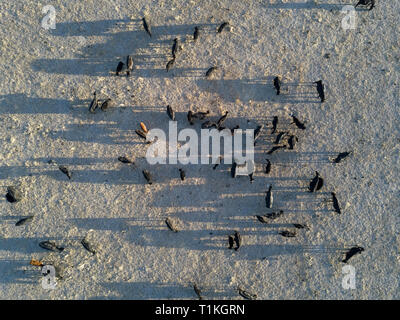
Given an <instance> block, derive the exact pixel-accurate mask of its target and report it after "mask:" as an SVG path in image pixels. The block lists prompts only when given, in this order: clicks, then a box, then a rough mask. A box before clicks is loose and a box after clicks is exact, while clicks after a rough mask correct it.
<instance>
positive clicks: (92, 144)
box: [0, 0, 400, 299]
mask: <svg viewBox="0 0 400 320" xmlns="http://www.w3.org/2000/svg"><path fill="white" fill-rule="evenodd" d="M354 2H356V1H355V0H354V1H350V0H319V1H307V0H282V1H279V0H276V1H273V0H260V1H256V0H254V1H250V0H241V1H236V0H234V1H232V0H222V1H218V4H216V2H215V1H212V0H204V1H203V0H201V1H187V0H179V1H177V0H174V1H161V0H153V1H146V0H135V1H133V0H96V1H94V0H85V1H78V0H73V1H71V0H68V1H67V0H51V1H50V0H49V1H32V0H24V1H21V0H18V1H1V3H0V21H1V26H2V28H1V29H0V33H1V35H0V41H1V46H0V48H1V49H0V50H1V54H0V58H1V64H0V79H1V81H0V95H1V96H0V120H1V127H0V139H1V140H0V146H1V152H0V179H1V180H0V181H1V182H0V185H1V193H2V194H4V195H5V194H6V189H7V186H10V185H15V186H19V187H20V189H21V190H22V192H23V195H24V197H23V200H22V201H21V202H18V203H16V204H11V203H9V202H7V201H6V199H5V197H3V198H2V199H1V200H0V223H1V227H0V298H1V299H158V298H165V299H195V298H196V295H195V293H194V291H193V288H192V287H191V284H193V283H194V282H196V283H197V284H198V286H199V287H200V289H201V290H202V291H203V295H204V297H205V298H209V299H241V297H240V296H239V295H238V293H237V290H236V288H237V287H238V286H241V287H242V288H244V289H246V290H248V291H250V292H254V293H256V294H257V295H258V298H259V299H284V298H285V299H385V298H389V299H398V298H399V297H400V294H399V271H400V268H399V261H400V255H399V245H400V238H399V226H400V223H399V207H400V203H399V191H400V188H399V178H400V177H399V165H400V163H399V149H400V134H399V119H400V117H399V91H400V90H399V84H400V82H399V81H400V80H399V66H400V64H399V58H400V52H399V13H400V1H379V0H378V1H377V2H378V4H377V7H376V9H374V10H373V11H371V12H367V11H364V10H360V11H358V12H357V27H356V29H355V30H347V31H345V30H343V29H342V28H341V20H342V18H343V17H344V14H343V13H342V12H341V11H340V9H341V7H342V5H344V4H349V3H350V4H351V3H352V4H354ZM38 3H39V4H38ZM47 4H51V5H53V6H54V7H55V8H56V12H57V25H56V29H55V30H45V29H43V28H42V27H41V20H42V18H43V16H44V14H43V13H42V11H41V10H42V6H44V5H47ZM144 15H147V17H148V18H149V20H150V23H151V26H152V32H153V37H151V38H150V37H149V36H148V35H147V34H146V33H145V31H144V30H143V27H142V24H141V20H140V19H141V18H142V17H143V16H144ZM223 21H229V22H230V25H231V28H230V30H225V31H224V32H222V33H220V34H217V33H216V29H217V27H218V25H219V24H220V23H222V22H223ZM195 26H200V27H201V35H200V38H199V40H198V41H197V43H194V42H193V41H192V34H193V30H194V27H195ZM175 37H177V38H179V39H180V41H181V42H182V43H183V50H182V52H180V53H179V54H178V56H177V59H176V63H175V66H174V68H173V69H171V70H170V72H168V73H167V72H166V70H165V65H166V63H167V61H168V60H170V58H171V47H172V41H173V39H174V38H175ZM128 54H130V55H132V56H133V57H134V59H135V70H134V72H133V75H132V76H131V77H130V78H127V77H119V78H118V77H116V76H115V75H114V74H113V72H114V70H115V68H116V65H117V63H118V61H119V60H123V61H124V60H125V59H126V56H127V55H128ZM327 55H329V57H328V56H327ZM213 65H218V66H219V67H220V69H219V70H218V72H217V73H216V74H215V75H214V76H213V77H212V78H211V79H209V80H207V79H206V78H205V76H204V74H205V71H206V70H207V69H208V68H209V67H211V66H213ZM277 75H279V76H280V77H281V78H282V81H283V83H284V86H283V94H282V95H281V96H279V97H277V96H276V95H275V93H274V90H273V87H272V79H273V77H275V76H277ZM319 79H322V80H323V81H324V83H325V86H326V95H327V101H326V102H325V103H324V104H321V103H319V102H318V96H317V94H316V91H315V88H312V87H310V85H309V84H310V82H313V81H316V80H319ZM94 90H97V91H98V93H99V96H100V98H102V99H103V98H105V97H107V96H109V97H111V98H112V99H113V100H114V101H115V105H114V107H113V108H111V109H110V110H108V111H107V112H101V111H98V112H97V113H96V114H90V113H89V112H88V105H89V102H90V100H91V98H92V93H93V91H94ZM167 104H170V105H171V106H173V108H174V109H175V110H176V111H177V120H178V127H179V129H182V128H186V127H188V123H187V120H186V113H187V111H188V110H189V109H192V110H206V109H209V110H210V111H211V112H212V116H213V118H217V117H218V116H220V115H221V114H223V112H224V111H229V118H228V120H227V122H226V124H227V125H228V126H231V127H232V126H234V125H236V124H239V125H240V126H241V127H242V128H255V127H256V126H257V125H258V124H264V126H265V127H266V128H267V130H266V131H264V134H263V135H262V137H261V141H260V143H259V144H257V149H256V161H257V163H258V171H257V173H256V174H255V181H254V183H252V184H250V182H249V179H248V178H247V177H240V178H237V179H232V178H231V177H230V173H229V170H230V168H229V166H227V165H222V166H220V167H219V168H218V169H217V170H215V171H214V170H212V166H211V165H191V166H187V167H186V168H185V170H186V174H187V179H186V180H185V181H183V182H182V181H180V179H179V172H178V167H180V166H178V165H166V166H162V165H158V166H150V165H149V164H147V162H146V160H145V158H144V156H145V154H146V149H147V145H146V144H144V143H143V141H142V140H141V139H140V138H139V137H138V136H137V135H136V134H135V132H134V130H135V129H137V128H138V126H139V122H140V121H144V122H145V123H146V124H147V126H148V127H149V128H161V129H165V130H166V129H167V128H168V117H167V115H166V113H165V106H166V105H167ZM291 112H294V113H295V114H297V115H298V117H299V118H300V119H301V120H302V121H304V122H305V124H306V126H307V129H306V130H305V131H301V130H295V128H294V126H293V125H291V124H290V122H291V118H290V117H289V114H290V113H291ZM275 115H276V116H279V119H280V122H279V126H278V130H280V131H282V130H290V131H291V132H295V133H296V134H297V135H298V137H299V143H298V145H297V146H296V148H295V150H287V151H280V152H277V153H276V154H273V155H272V156H271V157H270V159H271V162H272V163H273V167H272V171H271V173H270V174H269V175H266V174H264V173H263V172H262V170H263V168H262V164H263V163H265V158H266V154H265V153H266V150H268V149H269V148H270V147H271V145H272V141H273V139H274V136H272V135H271V134H270V128H271V120H272V118H273V116H275ZM195 128H196V129H198V130H200V124H199V123H196V125H195ZM350 150H351V151H353V153H352V154H351V155H350V156H349V157H348V158H347V159H346V160H345V161H343V163H340V164H337V165H333V164H332V163H331V159H332V157H333V156H335V155H336V154H337V153H338V152H342V151H350ZM122 155H125V156H129V157H132V158H133V159H134V160H135V162H136V165H137V166H136V168H135V167H133V166H129V165H125V164H123V163H120V162H119V161H117V158H118V156H122ZM49 160H53V161H54V162H53V163H48V161H49ZM57 165H64V166H67V167H68V168H69V169H70V170H71V171H72V172H73V176H72V179H71V180H68V178H67V177H66V176H65V175H63V174H62V173H61V172H60V171H59V170H58V167H57ZM144 168H146V169H148V170H150V171H151V172H152V173H153V175H154V179H155V183H154V184H153V185H151V186H150V185H146V184H145V180H144V178H143V176H142V174H141V170H142V169H144ZM315 170H317V171H319V172H320V174H321V175H322V176H323V177H324V179H325V185H324V187H323V189H322V190H321V191H319V192H318V194H311V193H309V192H307V187H308V182H309V180H310V179H311V178H312V177H313V175H314V172H315ZM269 184H272V185H273V188H274V190H275V204H274V205H275V207H276V208H279V209H282V210H284V212H285V215H284V216H283V217H282V218H280V219H279V220H276V221H274V222H273V223H270V224H268V225H266V224H261V223H259V222H258V221H257V220H256V218H255V217H254V216H255V215H257V214H265V213H266V208H265V190H266V189H267V186H268V185H269ZM331 191H335V192H336V194H337V196H338V199H339V202H340V205H341V206H342V209H343V213H342V214H341V215H338V214H335V213H334V212H332V210H331V205H330V204H328V205H327V204H326V203H324V201H325V199H327V198H328V197H329V194H330V192H331ZM29 215H34V219H33V221H31V222H30V223H29V224H26V225H24V226H20V227H16V226H15V222H16V221H18V220H19V219H20V218H22V217H26V216H29ZM166 217H171V218H173V219H175V221H176V222H177V224H178V227H179V229H180V230H181V231H180V232H178V233H173V232H171V231H170V230H168V229H167V227H166V225H165V224H164V219H165V218H166ZM291 223H305V224H307V225H308V226H309V228H310V229H309V230H308V231H306V230H298V235H297V237H295V238H284V237H282V236H281V235H279V234H278V231H280V230H285V229H290V230H291V229H292V228H291V225H290V224H291ZM233 230H239V231H240V232H241V234H242V237H243V246H242V248H240V250H239V251H237V252H235V251H233V250H229V249H228V243H227V236H228V234H230V233H232V232H233ZM85 236H86V237H87V238H88V239H89V241H90V242H91V243H92V244H93V245H94V246H95V247H96V249H97V254H96V255H94V256H93V255H91V254H90V253H89V252H88V251H86V250H84V249H83V247H82V245H81V244H80V240H81V239H82V238H83V237H85ZM43 240H54V241H55V242H56V243H57V244H58V245H60V246H64V247H65V250H64V251H63V252H62V253H54V252H49V251H46V250H44V249H42V248H40V247H39V245H38V243H39V242H40V241H43ZM354 245H359V246H362V247H364V248H365V251H364V252H363V253H362V254H361V255H357V256H355V257H354V258H352V260H350V264H351V265H353V266H354V267H355V270H356V289H354V290H345V289H343V288H342V285H341V283H342V277H343V274H342V266H343V263H342V262H341V259H343V253H342V251H341V250H342V249H343V248H349V247H351V246H354ZM32 258H34V259H38V260H43V261H44V262H47V263H53V264H54V265H56V266H57V267H58V268H59V270H60V275H62V277H63V279H62V280H59V281H58V285H57V287H56V289H55V290H45V289H43V288H42V286H41V275H40V268H37V267H33V266H30V265H29V261H30V260H31V259H32Z"/></svg>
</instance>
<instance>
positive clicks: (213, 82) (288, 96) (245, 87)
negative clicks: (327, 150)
mask: <svg viewBox="0 0 400 320" xmlns="http://www.w3.org/2000/svg"><path fill="white" fill-rule="evenodd" d="M272 82H273V77H268V78H266V79H234V80H228V79H226V80H225V79H199V80H197V81H196V83H197V85H198V86H199V87H200V89H201V90H204V91H208V92H211V93H216V94H218V95H219V96H220V97H221V98H222V99H223V100H225V101H229V102H235V101H236V99H239V100H241V101H243V102H249V101H254V102H276V103H320V100H319V98H318V93H317V90H316V88H315V85H314V84H313V83H299V82H298V83H284V84H282V90H281V94H280V95H279V96H278V95H276V91H275V89H274V87H273V85H272Z"/></svg>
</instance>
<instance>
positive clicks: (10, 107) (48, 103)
mask: <svg viewBox="0 0 400 320" xmlns="http://www.w3.org/2000/svg"><path fill="white" fill-rule="evenodd" d="M81 105H89V100H78V99H76V100H74V101H70V100H67V99H53V98H40V97H28V96H27V95H26V94H23V93H16V94H6V95H2V96H0V114H31V115H36V114H68V113H70V112H71V110H72V109H73V108H75V107H77V106H81Z"/></svg>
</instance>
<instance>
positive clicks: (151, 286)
mask: <svg viewBox="0 0 400 320" xmlns="http://www.w3.org/2000/svg"><path fill="white" fill-rule="evenodd" d="M101 285H102V286H104V288H105V289H106V290H108V291H113V292H115V293H114V294H115V295H114V296H113V297H111V299H138V300H148V299H186V300H192V299H193V300H197V299H198V297H197V295H196V293H195V292H194V290H193V286H192V285H191V284H188V285H187V286H183V285H180V284H171V283H168V284H163V283H149V282H129V283H127V282H117V283H116V282H103V283H102V284H101ZM198 285H199V284H198ZM199 286H200V288H201V293H202V296H203V298H204V299H207V300H208V299H218V300H222V299H234V298H237V297H238V295H237V294H236V292H235V291H234V290H233V289H232V290H230V289H226V288H212V287H209V286H207V287H204V286H202V285H201V284H200V285H199ZM104 298H107V299H110V297H108V296H107V297H101V296H98V297H92V298H90V299H93V300H97V299H101V300H102V299H104Z"/></svg>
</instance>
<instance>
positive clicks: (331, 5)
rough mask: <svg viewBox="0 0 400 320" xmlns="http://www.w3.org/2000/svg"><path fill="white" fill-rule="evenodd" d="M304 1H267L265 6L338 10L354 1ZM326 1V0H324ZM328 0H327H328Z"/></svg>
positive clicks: (270, 7)
mask: <svg viewBox="0 0 400 320" xmlns="http://www.w3.org/2000/svg"><path fill="white" fill-rule="evenodd" d="M303 1H305V2H296V3H290V2H285V3H284V2H282V1H280V0H276V1H274V3H271V2H270V1H268V3H266V6H267V8H268V9H284V10H313V9H323V10H328V11H340V10H341V9H342V8H343V7H344V6H346V5H355V3H347V4H346V3H321V1H319V2H318V3H315V2H314V1H313V0H308V1H306V0H303ZM325 1H326V0H325ZM328 1H329V0H328Z"/></svg>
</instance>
